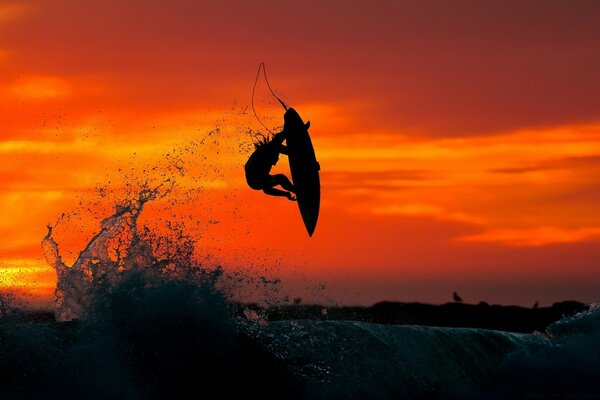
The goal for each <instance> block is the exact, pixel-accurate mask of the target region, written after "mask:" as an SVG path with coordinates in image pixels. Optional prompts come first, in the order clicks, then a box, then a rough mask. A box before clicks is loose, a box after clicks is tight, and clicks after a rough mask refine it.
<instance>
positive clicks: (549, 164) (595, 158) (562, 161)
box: [490, 154, 600, 174]
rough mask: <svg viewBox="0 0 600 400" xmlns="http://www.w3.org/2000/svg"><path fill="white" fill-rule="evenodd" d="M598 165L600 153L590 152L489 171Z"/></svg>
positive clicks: (522, 170)
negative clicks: (590, 153)
mask: <svg viewBox="0 0 600 400" xmlns="http://www.w3.org/2000/svg"><path fill="white" fill-rule="evenodd" d="M599 166H600V155H598V154H592V155H587V156H579V157H566V158H559V159H556V160H550V161H546V162H542V163H539V164H537V165H535V164H534V165H529V166H520V167H507V168H497V169H492V170H490V172H494V173H499V174H526V173H529V172H539V171H550V170H557V169H578V168H590V167H599Z"/></svg>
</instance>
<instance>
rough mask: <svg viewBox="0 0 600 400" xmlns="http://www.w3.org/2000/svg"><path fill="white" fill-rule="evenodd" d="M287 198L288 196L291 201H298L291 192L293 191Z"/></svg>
mask: <svg viewBox="0 0 600 400" xmlns="http://www.w3.org/2000/svg"><path fill="white" fill-rule="evenodd" d="M287 198H288V200H289V201H296V197H294V195H293V194H291V193H288V196H287Z"/></svg>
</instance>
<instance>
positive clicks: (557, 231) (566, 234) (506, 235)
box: [458, 226, 600, 247]
mask: <svg viewBox="0 0 600 400" xmlns="http://www.w3.org/2000/svg"><path fill="white" fill-rule="evenodd" d="M599 239H600V227H595V226H594V227H582V228H574V229H567V228H559V227H551V226H547V227H538V228H492V229H490V230H487V231H484V232H482V233H479V234H476V235H470V236H463V237H461V238H459V239H458V240H459V241H462V242H471V243H497V244H503V245H507V246H517V247H529V246H546V245H552V244H560V243H575V242H583V241H590V240H599Z"/></svg>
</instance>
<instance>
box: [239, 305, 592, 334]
mask: <svg viewBox="0 0 600 400" xmlns="http://www.w3.org/2000/svg"><path fill="white" fill-rule="evenodd" d="M245 309H246V310H247V309H251V310H254V311H256V312H257V314H258V315H259V316H262V317H263V318H264V319H265V320H266V321H279V320H293V319H310V320H323V321H326V320H330V321H331V320H346V321H364V322H370V323H376V324H395V325H423V326H440V327H455V328H459V327H460V328H484V329H493V330H499V331H507V332H521V333H531V332H535V331H539V332H543V331H544V330H545V329H546V327H548V325H550V324H552V323H553V322H556V321H558V320H559V319H561V318H563V317H565V316H567V317H568V316H573V315H575V314H577V313H580V312H582V311H586V310H588V309H589V305H587V304H584V303H581V302H578V301H562V302H557V303H554V304H553V305H552V306H550V307H539V308H526V307H521V306H504V305H489V304H487V303H485V302H481V303H479V304H465V303H446V304H440V305H435V304H427V303H401V302H390V301H384V302H380V303H376V304H374V305H372V306H370V307H361V306H354V307H352V306H336V307H325V306H322V305H310V304H307V305H303V304H295V305H277V306H271V307H268V308H263V307H260V306H258V305H255V304H254V305H244V304H238V305H237V307H236V314H238V315H244V310H245Z"/></svg>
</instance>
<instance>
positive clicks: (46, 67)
mask: <svg viewBox="0 0 600 400" xmlns="http://www.w3.org/2000/svg"><path fill="white" fill-rule="evenodd" d="M599 20H600V2H597V1H521V0H519V1H497V2H494V1H484V2H480V1H418V2H417V1H399V0H393V1H377V2H372V1H346V0H345V1H338V0H331V1H306V2H290V1H277V2H276V1H263V2H247V1H241V0H236V1H213V2H204V1H196V0H170V1H166V0H165V1H159V0H152V1H149V0H132V1H122V0H105V1H102V2H91V1H81V0H52V1H50V0H45V1H23V0H19V1H11V0H8V1H6V0H4V1H1V2H0V155H1V157H2V163H0V207H1V210H2V218H1V219H0V237H1V238H2V241H1V243H0V290H4V289H7V288H8V289H15V290H17V291H25V292H28V293H29V294H31V295H33V296H34V297H35V296H37V297H39V296H42V297H44V298H48V299H49V298H50V297H51V294H52V290H53V285H54V280H55V277H54V272H53V270H52V269H51V268H50V267H48V266H47V265H46V263H45V261H44V256H43V254H42V251H41V248H40V241H41V239H42V238H43V237H44V235H45V234H46V224H47V223H49V222H50V223H54V222H55V221H57V219H58V218H59V216H60V215H61V214H62V213H71V214H72V215H77V218H75V217H73V218H72V219H71V220H70V222H69V223H68V224H67V223H65V225H64V228H63V230H62V232H61V228H62V227H63V226H62V225H60V224H59V226H58V227H57V235H59V236H60V237H62V238H64V239H65V242H64V244H62V247H61V249H63V250H64V251H65V253H66V254H69V252H70V254H71V255H73V254H74V255H75V256H76V254H77V252H78V251H80V250H82V249H83V246H85V243H86V240H87V239H89V238H90V237H91V236H90V235H92V234H93V233H94V232H95V231H97V229H98V225H97V223H98V221H99V219H101V218H103V217H105V216H107V215H108V214H107V213H106V212H105V211H106V210H105V209H102V207H103V205H98V206H97V208H94V207H96V204H97V203H98V198H97V197H98V195H97V193H96V192H97V191H95V188H99V187H109V188H111V190H113V191H114V192H115V193H117V194H118V192H119V187H120V186H119V185H122V184H123V181H124V179H125V178H123V175H124V173H123V171H125V170H126V171H130V172H129V173H131V174H133V175H135V174H137V175H138V176H143V175H144V174H146V172H144V169H152V167H153V166H157V167H156V168H155V170H156V169H160V168H162V167H161V166H162V165H163V164H164V160H165V154H167V153H169V152H171V153H172V152H173V151H176V152H179V153H180V154H181V157H182V158H183V161H182V162H185V163H186V165H187V166H189V167H188V168H187V170H186V175H185V176H184V177H182V178H181V179H180V180H179V182H178V185H179V186H178V188H179V189H178V190H179V192H178V193H179V194H180V195H183V194H184V193H186V190H192V189H194V188H200V187H201V188H202V189H203V190H202V193H201V194H198V195H197V197H195V198H194V201H193V202H189V204H188V205H187V206H186V207H187V209H185V213H186V215H187V214H189V215H190V218H191V220H193V221H195V223H196V225H195V226H200V227H201V228H198V229H204V231H202V232H203V233H202V236H203V239H202V240H201V241H200V243H199V248H200V249H201V250H202V251H205V252H206V254H205V256H206V257H207V258H211V259H212V260H213V261H214V262H218V263H221V264H223V265H224V266H225V267H226V268H242V267H243V268H246V269H252V268H254V267H253V266H256V269H257V270H267V271H269V272H270V273H272V274H273V275H274V276H277V277H280V278H281V279H282V280H283V284H284V285H287V287H288V288H290V290H292V291H293V293H294V294H295V295H297V296H300V297H302V298H303V299H306V300H307V301H310V300H314V301H320V300H323V299H333V300H334V301H339V302H341V303H360V304H369V303H373V302H376V301H379V300H402V301H427V302H436V303H437V302H446V301H450V300H451V295H452V292H453V291H455V290H456V291H458V292H459V293H460V295H461V296H462V297H463V298H464V299H465V301H466V302H479V301H480V300H485V301H488V302H491V303H503V304H522V305H531V304H533V303H534V302H535V301H536V300H537V301H539V302H540V304H542V305H544V304H550V303H552V302H554V301H559V300H566V299H575V300H581V301H586V302H591V301H598V300H600V261H599V260H600V79H599V78H598V71H600V24H599V23H598V21H599ZM262 61H264V62H265V63H266V66H267V72H268V74H269V80H270V83H271V86H273V88H274V89H275V90H276V92H277V93H278V94H280V95H281V96H282V97H283V99H284V100H285V101H286V102H287V103H288V104H289V105H291V106H293V107H294V108H295V109H296V110H297V111H298V112H299V113H300V115H301V116H302V117H303V118H304V119H305V120H310V121H311V128H310V133H311V137H312V140H313V144H314V146H315V149H316V153H317V158H318V160H319V162H320V165H321V172H322V174H321V184H322V207H321V216H320V220H319V223H318V225H317V229H316V231H315V235H314V237H313V238H310V239H309V238H308V236H307V234H306V231H305V230H304V227H303V225H302V222H301V219H300V215H299V213H298V210H297V206H296V205H295V204H294V203H290V202H287V201H286V200H284V199H280V198H272V197H267V196H264V195H263V194H262V193H260V192H256V191H252V190H250V189H249V188H247V186H246V183H245V180H244V175H243V168H242V167H243V165H244V162H245V159H246V158H247V157H248V155H249V149H250V148H251V143H252V136H251V135H250V134H249V133H248V131H249V130H252V131H255V132H256V131H261V130H262V127H261V126H260V124H259V123H258V121H257V120H256V119H255V118H254V116H253V115H252V112H251V111H250V110H249V106H250V99H251V93H252V85H253V83H254V78H255V74H256V69H257V67H258V65H259V63H260V62H262ZM256 100H257V101H256V106H257V112H258V113H259V114H260V115H261V116H262V118H263V119H264V120H265V121H266V123H267V124H268V125H270V126H272V127H276V126H278V125H280V124H281V123H282V110H281V108H277V104H276V102H274V101H273V99H272V98H270V97H269V96H268V92H267V90H266V87H265V85H264V82H260V83H259V85H258V87H257V99H256ZM215 129H218V130H217V131H215ZM209 132H213V133H211V135H210V137H213V136H212V135H213V134H214V135H215V136H217V139H215V140H214V142H211V143H210V144H199V143H198V142H197V141H199V140H201V139H202V138H207V137H209V136H207V135H208V133H209ZM214 132H216V133H214ZM191 143H192V144H191ZM190 146H192V147H194V151H185V150H182V149H188V148H189V147H190ZM173 149H175V150H173ZM286 164H287V160H286V159H285V157H282V162H280V164H278V165H277V167H276V170H277V171H278V172H284V173H287V165H286ZM119 182H120V183H119ZM111 185H112V186H111ZM100 203H101V202H100ZM152 207H153V205H149V206H148V208H149V209H148V213H149V218H150V217H151V216H152V215H158V214H160V212H161V211H160V210H161V209H160V205H156V207H155V209H152ZM88 208H89V209H91V212H89V213H88V214H85V212H84V210H86V209H88ZM88 211H89V210H88ZM180 211H181V210H179V212H180ZM107 212H108V213H110V209H108V211H107ZM178 217H181V215H175V216H173V218H178ZM94 218H95V219H94ZM77 221H79V223H80V224H81V226H79V227H76V224H77V223H78V222H77ZM217 221H218V223H216V222H217ZM207 224H211V227H210V228H207V227H205V225H206V226H207ZM209 253H210V257H209V255H208V254H209ZM67 261H70V262H72V261H73V260H72V259H69V260H67ZM322 284H323V285H325V289H322V290H321V289H315V288H318V287H319V286H320V285H322Z"/></svg>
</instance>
